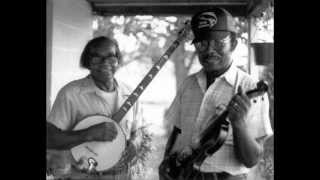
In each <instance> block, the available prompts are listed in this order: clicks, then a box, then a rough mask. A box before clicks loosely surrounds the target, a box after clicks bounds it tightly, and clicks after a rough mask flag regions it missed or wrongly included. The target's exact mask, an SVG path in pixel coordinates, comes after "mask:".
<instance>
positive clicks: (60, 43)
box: [47, 0, 93, 111]
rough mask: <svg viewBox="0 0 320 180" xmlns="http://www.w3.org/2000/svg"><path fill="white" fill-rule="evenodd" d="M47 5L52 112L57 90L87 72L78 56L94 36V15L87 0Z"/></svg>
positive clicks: (57, 0) (54, 0)
mask: <svg viewBox="0 0 320 180" xmlns="http://www.w3.org/2000/svg"><path fill="white" fill-rule="evenodd" d="M47 8H48V9H51V13H50V12H49V13H48V11H47V13H48V14H47V16H49V17H47V22H48V21H49V22H50V21H51V24H47V27H48V26H49V29H47V30H50V29H51V31H52V32H51V36H50V34H47V40H49V41H47V48H49V49H47V83H48V84H47V106H49V107H47V111H49V109H50V107H51V105H52V103H53V102H54V99H55V97H56V95H57V93H58V91H59V90H60V89H61V88H62V87H63V86H64V85H65V84H66V83H68V82H70V81H72V80H75V79H78V78H81V77H83V76H85V75H86V74H87V70H84V69H81V68H80V66H79V58H80V55H81V51H82V49H83V48H84V46H85V44H86V43H87V41H88V40H89V39H91V38H92V34H93V31H92V22H93V21H92V19H93V16H92V12H91V7H90V5H89V3H88V2H87V1H86V0H47ZM50 26H51V28H50ZM48 32H49V31H47V33H48ZM49 33H50V32H49ZM50 82H51V83H50ZM48 101H49V102H48Z"/></svg>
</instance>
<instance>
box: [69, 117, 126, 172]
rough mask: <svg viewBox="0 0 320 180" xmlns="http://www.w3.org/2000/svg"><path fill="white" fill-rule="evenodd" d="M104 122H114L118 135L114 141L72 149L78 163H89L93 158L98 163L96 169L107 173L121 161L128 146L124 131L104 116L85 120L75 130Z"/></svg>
mask: <svg viewBox="0 0 320 180" xmlns="http://www.w3.org/2000/svg"><path fill="white" fill-rule="evenodd" d="M102 122H112V123H114V125H115V126H116V128H117V132H118V133H117V136H116V138H115V139H114V140H113V141H108V142H97V141H93V142H86V143H83V144H80V145H78V146H75V147H73V148H72V149H71V154H72V156H73V158H74V159H75V160H76V161H77V162H78V161H79V160H80V159H84V160H86V161H87V160H88V159H90V158H93V159H94V160H95V161H96V162H97V165H96V167H95V169H96V170H97V171H106V170H108V169H110V168H112V167H113V166H114V165H115V164H116V163H117V162H118V161H119V160H120V158H121V155H122V152H123V151H124V150H125V145H126V137H125V134H124V132H123V130H122V129H121V127H120V126H119V124H118V123H116V122H115V121H114V120H112V119H110V118H108V117H106V116H103V115H94V116H89V117H87V118H85V119H83V120H82V121H81V122H80V123H78V124H77V125H76V126H75V128H74V130H81V129H85V128H88V127H90V126H92V125H95V124H98V123H102ZM86 163H88V162H86Z"/></svg>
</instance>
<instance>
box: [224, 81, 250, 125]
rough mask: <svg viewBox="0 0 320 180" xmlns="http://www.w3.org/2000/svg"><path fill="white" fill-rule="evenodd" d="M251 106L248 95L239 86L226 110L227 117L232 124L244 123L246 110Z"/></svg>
mask: <svg viewBox="0 0 320 180" xmlns="http://www.w3.org/2000/svg"><path fill="white" fill-rule="evenodd" d="M250 107H251V102H250V99H249V97H248V96H247V95H246V94H245V93H244V92H243V91H242V88H241V87H240V86H239V88H238V93H237V94H236V95H235V96H234V97H233V98H232V99H231V101H230V103H229V105H228V110H229V119H230V122H231V123H232V124H233V125H239V124H242V123H244V119H245V118H246V116H247V114H248V111H249V109H250Z"/></svg>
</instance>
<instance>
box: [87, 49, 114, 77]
mask: <svg viewBox="0 0 320 180" xmlns="http://www.w3.org/2000/svg"><path fill="white" fill-rule="evenodd" d="M118 63H119V60H118V58H117V57H116V46H115V45H113V44H110V45H107V46H104V47H103V48H98V49H97V50H96V52H95V53H94V54H93V55H92V57H91V59H90V66H89V70H90V74H91V75H92V76H93V78H94V79H95V80H98V81H100V82H108V81H109V80H113V76H114V73H115V71H116V69H117V67H118Z"/></svg>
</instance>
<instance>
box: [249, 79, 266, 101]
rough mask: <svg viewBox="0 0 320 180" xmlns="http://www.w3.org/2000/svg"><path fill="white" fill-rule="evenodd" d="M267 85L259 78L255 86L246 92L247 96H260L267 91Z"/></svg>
mask: <svg viewBox="0 0 320 180" xmlns="http://www.w3.org/2000/svg"><path fill="white" fill-rule="evenodd" d="M268 89H269V86H268V84H267V82H266V81H263V80H260V81H259V82H258V83H257V87H256V88H255V89H253V90H250V91H248V92H247V93H246V94H247V96H248V97H249V98H254V97H257V96H261V95H263V94H264V93H266V92H268Z"/></svg>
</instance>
